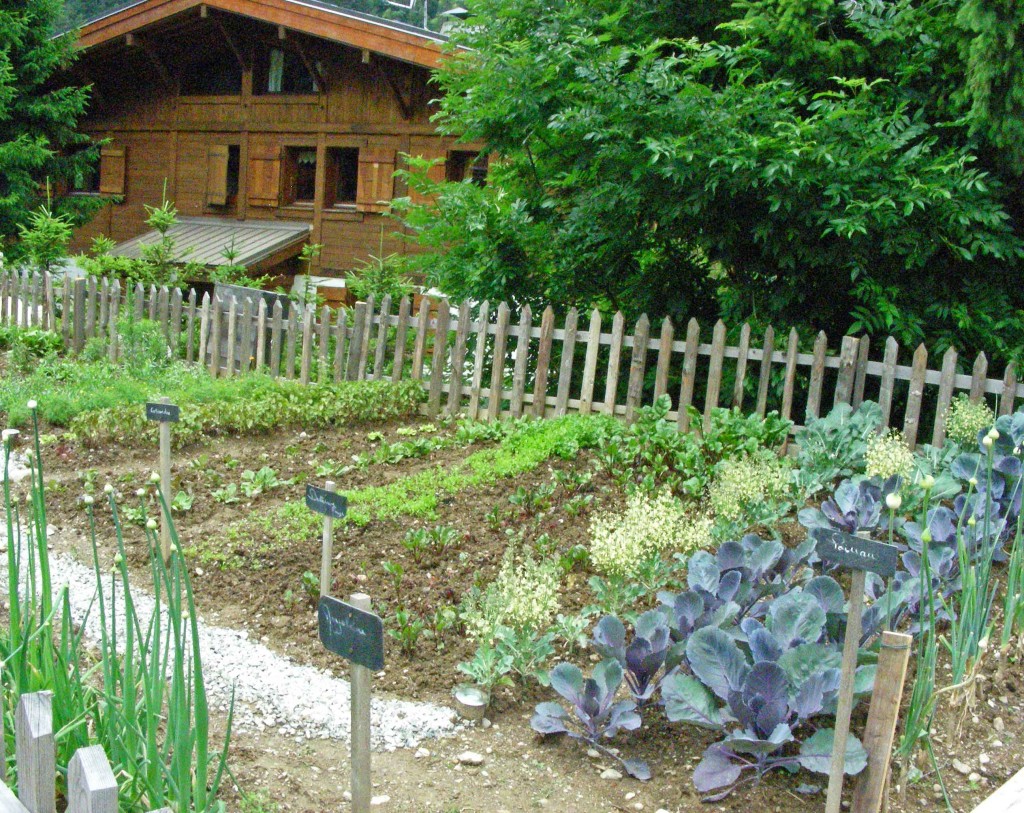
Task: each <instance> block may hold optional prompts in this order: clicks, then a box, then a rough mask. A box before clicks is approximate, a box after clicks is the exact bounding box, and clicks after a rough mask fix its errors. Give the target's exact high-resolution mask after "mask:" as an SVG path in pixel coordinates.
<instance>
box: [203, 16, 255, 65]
mask: <svg viewBox="0 0 1024 813" xmlns="http://www.w3.org/2000/svg"><path fill="white" fill-rule="evenodd" d="M203 8H206V6H203ZM213 22H214V25H216V26H217V30H218V31H220V34H221V36H222V37H224V41H225V42H226V43H227V44H228V47H229V48H230V49H231V52H232V53H233V54H234V55H235V59H236V60H237V61H238V66H239V67H240V68H241V69H242V71H243V72H244V71H247V70H249V65H248V63H247V62H246V61H245V57H244V56H242V50H241V48H239V47H238V43H236V42H235V38H234V37H233V36H231V32H230V31H228V28H227V26H226V25H224V22H223V20H221V18H220V17H219V16H218V17H214V18H213Z"/></svg>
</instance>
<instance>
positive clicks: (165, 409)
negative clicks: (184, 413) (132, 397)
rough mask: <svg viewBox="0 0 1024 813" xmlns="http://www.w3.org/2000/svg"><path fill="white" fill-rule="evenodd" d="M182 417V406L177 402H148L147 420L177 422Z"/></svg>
mask: <svg viewBox="0 0 1024 813" xmlns="http://www.w3.org/2000/svg"><path fill="white" fill-rule="evenodd" d="M180 417H181V408H180V407H178V406H177V405H176V404H153V403H147V404H146V420H147V421H159V422H160V423H177V422H178V419H179V418H180Z"/></svg>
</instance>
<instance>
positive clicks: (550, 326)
mask: <svg viewBox="0 0 1024 813" xmlns="http://www.w3.org/2000/svg"><path fill="white" fill-rule="evenodd" d="M554 338H555V312H554V311H553V310H552V309H551V306H550V305H548V306H547V307H546V308H544V313H543V314H541V318H540V336H539V337H538V342H537V373H536V375H535V376H534V378H533V405H532V410H531V411H532V413H533V415H534V417H537V418H543V417H544V414H545V412H546V411H547V401H548V375H549V374H550V372H551V345H552V343H553V342H554Z"/></svg>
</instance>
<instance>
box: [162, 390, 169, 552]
mask: <svg viewBox="0 0 1024 813" xmlns="http://www.w3.org/2000/svg"><path fill="white" fill-rule="evenodd" d="M160 403H161V404H169V403H171V399H170V398H161V399H160ZM160 491H161V493H162V494H163V495H164V504H165V505H166V509H165V511H162V512H161V514H160V553H161V554H162V555H163V557H164V562H169V561H171V521H170V517H171V424H170V423H169V422H168V421H161V422H160Z"/></svg>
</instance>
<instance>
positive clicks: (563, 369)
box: [555, 308, 580, 417]
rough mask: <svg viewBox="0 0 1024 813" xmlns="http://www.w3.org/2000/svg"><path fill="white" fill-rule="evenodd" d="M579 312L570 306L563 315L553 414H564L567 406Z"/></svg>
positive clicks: (574, 356) (574, 357)
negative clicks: (560, 351) (560, 359)
mask: <svg viewBox="0 0 1024 813" xmlns="http://www.w3.org/2000/svg"><path fill="white" fill-rule="evenodd" d="M579 318H580V312H579V311H578V310H577V309H576V308H570V309H569V313H567V314H566V316H565V328H564V329H563V331H562V333H563V335H564V338H563V339H562V361H561V364H560V365H559V367H558V391H557V392H556V393H555V416H556V417H557V416H559V415H564V414H565V413H566V410H567V409H568V407H569V389H570V388H571V387H572V368H573V364H574V362H575V360H576V328H577V326H578V324H579Z"/></svg>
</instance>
